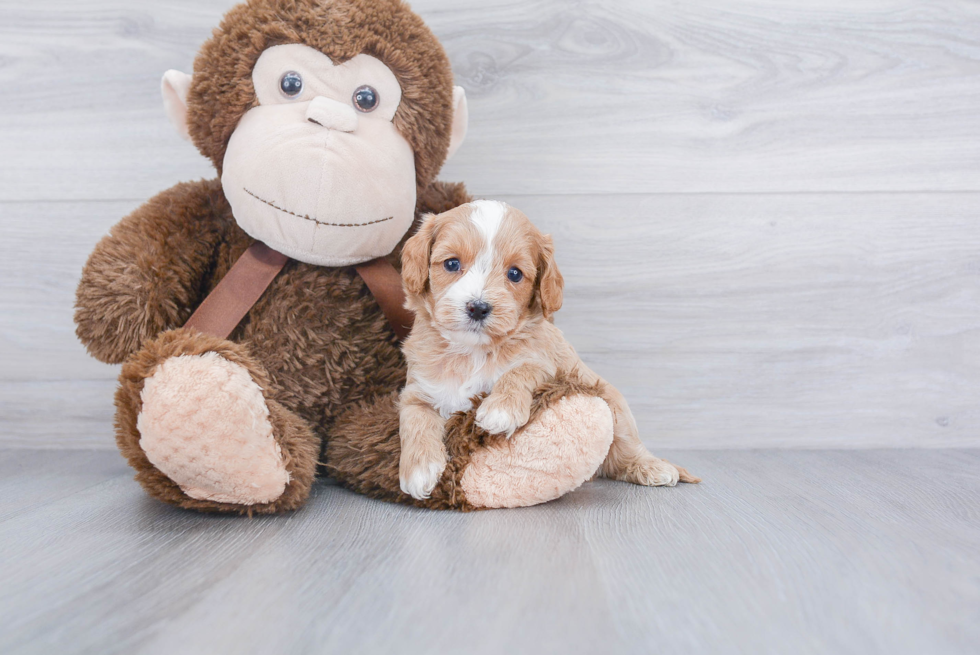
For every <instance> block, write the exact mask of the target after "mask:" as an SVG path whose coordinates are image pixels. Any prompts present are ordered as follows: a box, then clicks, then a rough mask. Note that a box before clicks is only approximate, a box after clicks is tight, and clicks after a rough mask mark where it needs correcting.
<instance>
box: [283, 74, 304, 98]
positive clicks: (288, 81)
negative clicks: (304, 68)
mask: <svg viewBox="0 0 980 655" xmlns="http://www.w3.org/2000/svg"><path fill="white" fill-rule="evenodd" d="M279 90H280V91H282V94H283V95H284V96H286V97H287V98H295V97H296V96H298V95H299V94H301V93H302V92H303V76H302V75H300V74H299V73H297V72H296V71H289V72H288V73H283V74H282V77H280V78H279Z"/></svg>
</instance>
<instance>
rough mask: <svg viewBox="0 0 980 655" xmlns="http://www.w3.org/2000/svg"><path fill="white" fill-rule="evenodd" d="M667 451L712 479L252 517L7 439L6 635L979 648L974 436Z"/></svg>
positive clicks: (318, 496)
mask: <svg viewBox="0 0 980 655" xmlns="http://www.w3.org/2000/svg"><path fill="white" fill-rule="evenodd" d="M665 454H667V455H669V456H670V457H672V458H674V459H676V460H677V461H679V462H683V463H684V464H686V465H688V466H689V467H690V468H691V469H692V470H695V471H697V472H698V473H700V474H702V475H704V477H705V479H706V481H705V483H703V484H702V485H699V486H684V487H678V488H674V489H649V488H640V487H634V486H631V485H626V484H623V483H616V482H609V481H597V482H593V483H588V484H587V485H586V486H585V487H583V488H582V489H580V490H579V491H577V492H575V493H573V494H571V495H569V496H566V497H565V498H563V499H561V500H559V501H557V502H555V503H551V504H547V505H544V506H540V507H535V508H528V509H523V510H497V511H491V512H477V513H473V514H458V513H438V512H427V511H422V510H415V509H410V508H403V507H398V506H390V505H386V504H383V503H380V502H376V501H371V500H368V499H366V498H363V497H361V496H357V495H355V494H352V493H350V492H347V491H345V490H342V489H340V488H337V487H333V486H328V485H326V484H322V485H319V486H317V487H316V489H315V493H314V496H313V498H312V500H311V502H310V504H309V505H308V506H307V507H306V508H305V509H303V510H301V511H300V512H298V513H296V514H295V515H292V516H284V517H275V518H260V519H252V520H248V519H239V518H222V517H214V516H203V515H200V514H194V513H190V512H184V511H180V510H175V509H172V508H169V507H167V506H165V505H163V504H161V503H157V502H155V501H152V500H149V499H148V498H146V496H145V495H143V493H142V492H141V491H140V489H139V488H138V487H137V486H136V485H135V484H134V483H133V482H132V480H131V479H130V475H131V474H130V471H129V470H128V469H127V467H126V465H125V464H124V463H123V461H122V459H121V458H120V457H119V456H118V455H116V454H115V453H110V452H104V451H82V452H74V453H58V452H38V451H7V452H2V451H0V544H2V552H3V557H2V558H0V580H2V581H3V584H2V585H0V617H2V618H0V652H3V653H52V652H84V653H134V652H139V653H167V654H172V653H182V654H188V655H193V654H197V653H242V654H248V653H317V652H322V653H365V654H371V653H459V652H466V653H487V654H496V653H681V652H693V653H753V654H755V653H780V654H784V653H835V654H840V653H855V654H862V655H866V654H868V653H887V654H890V655H896V654H901V653H914V654H915V655H923V654H931V653H944V654H954V653H976V652H977V651H978V647H980V557H978V553H980V450H955V451H954V450H928V451H925V450H869V451H831V450H824V451H741V452H733V451H688V452H669V453H665Z"/></svg>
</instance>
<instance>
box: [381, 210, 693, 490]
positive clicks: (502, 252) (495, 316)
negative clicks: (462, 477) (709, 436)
mask: <svg viewBox="0 0 980 655" xmlns="http://www.w3.org/2000/svg"><path fill="white" fill-rule="evenodd" d="M402 279H403V281H404V285H405V292H406V294H407V296H408V301H407V303H406V305H407V306H408V307H409V308H410V309H412V310H414V311H415V326H414V328H413V329H412V333H411V335H409V337H408V339H407V340H406V341H405V345H404V351H405V358H406V360H407V362H408V379H407V383H406V386H405V389H404V390H403V391H402V393H401V398H400V424H401V427H400V431H401V461H400V471H399V477H400V482H401V488H402V491H404V492H405V493H407V494H409V495H411V496H413V497H414V498H427V497H428V496H429V494H430V493H431V492H432V489H433V488H434V487H435V485H436V483H437V482H438V481H439V478H440V477H441V476H442V473H443V470H444V469H445V467H446V448H445V446H444V443H443V437H444V434H445V426H446V419H448V418H449V417H450V416H451V415H452V414H453V413H454V412H459V411H465V410H469V409H471V408H472V406H473V403H472V400H471V399H472V398H473V397H474V396H478V395H480V394H482V393H487V392H488V393H489V395H488V396H487V397H486V399H485V400H484V401H483V403H482V404H481V405H480V407H479V409H478V410H477V414H476V422H477V425H479V426H480V427H481V428H483V429H484V430H486V431H487V432H489V433H490V434H503V435H506V436H507V437H510V436H511V435H512V434H514V432H515V431H516V430H519V429H520V428H521V427H522V426H523V425H524V424H525V423H527V421H528V417H529V414H530V410H531V398H532V393H533V392H534V390H535V389H536V388H537V387H539V386H540V385H541V384H543V383H544V382H546V381H547V380H549V379H550V378H552V377H554V376H555V374H556V373H557V372H559V371H562V372H565V373H567V374H570V375H572V376H577V377H578V378H579V379H581V380H583V381H584V382H586V383H587V384H595V383H598V384H599V385H601V387H600V388H601V389H602V397H603V399H604V400H605V401H606V402H607V403H608V404H609V408H610V409H611V410H612V415H613V425H614V428H613V430H614V436H613V442H612V446H611V447H610V449H609V454H608V455H607V456H606V460H605V462H604V463H603V464H602V467H601V468H600V470H599V473H600V474H601V475H603V476H605V477H608V478H614V479H616V480H625V481H627V482H633V483H636V484H643V485H651V486H659V485H669V486H673V485H675V484H677V482H678V481H681V482H698V481H699V480H698V478H696V477H694V476H692V475H691V474H689V473H688V472H687V471H686V470H684V469H683V468H679V467H675V466H674V465H673V464H671V463H669V462H667V461H665V460H662V459H658V458H656V457H654V456H653V455H651V454H650V452H649V451H647V449H646V448H645V447H644V446H643V443H642V442H641V441H640V437H639V435H638V433H637V428H636V421H634V420H633V415H632V414H631V413H630V410H629V407H628V406H627V404H626V400H625V399H624V398H623V396H622V394H620V393H619V391H617V390H616V388H615V387H613V386H612V385H611V384H609V383H608V382H606V381H605V380H603V379H602V378H600V377H599V376H598V375H596V374H595V373H594V372H593V371H592V370H590V369H589V367H587V366H586V365H585V364H584V363H583V362H582V360H581V359H579V357H578V355H576V354H575V350H574V349H573V348H572V346H571V345H569V343H568V342H567V341H565V339H564V337H563V336H562V333H561V332H560V331H559V330H558V328H556V327H555V326H554V324H553V323H552V322H551V320H550V319H551V316H552V314H554V313H555V312H556V311H558V309H559V308H560V307H561V304H562V287H563V280H562V276H561V273H560V272H559V271H558V267H557V266H556V265H555V259H554V247H553V245H552V240H551V237H550V236H545V235H543V234H541V232H539V231H538V229H537V228H535V227H534V225H532V224H531V221H530V220H528V218H527V217H526V216H525V215H524V214H522V213H521V212H519V211H518V210H516V209H514V208H513V207H509V206H508V205H506V204H504V203H502V202H494V201H487V200H480V201H477V202H472V203H469V204H467V205H462V206H460V207H457V208H455V209H452V210H450V211H448V212H446V213H444V214H440V215H438V216H427V217H426V218H425V221H424V222H423V224H422V226H421V228H420V229H419V231H418V232H417V233H416V234H415V235H414V236H412V238H410V239H409V240H408V241H407V242H406V244H405V248H404V250H403V251H402Z"/></svg>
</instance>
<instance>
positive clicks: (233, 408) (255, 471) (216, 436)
mask: <svg viewBox="0 0 980 655" xmlns="http://www.w3.org/2000/svg"><path fill="white" fill-rule="evenodd" d="M141 398H142V409H141V411H140V413H139V416H138V418H137V422H136V426H137V429H138V430H139V434H140V440H139V445H140V448H142V449H143V451H144V452H145V453H146V457H147V459H148V460H149V461H150V462H151V463H152V464H153V466H155V467H156V468H157V469H159V470H160V471H161V472H162V473H163V474H164V475H166V476H167V477H169V478H170V479H171V480H172V481H173V482H175V483H176V484H177V485H178V486H179V487H180V489H181V490H182V491H183V492H184V493H185V494H187V496H189V497H190V498H194V499H197V500H209V501H214V502H220V503H233V504H236V505H257V504H262V503H271V502H273V501H275V500H276V499H278V498H279V497H280V496H282V495H283V492H284V491H285V489H286V485H287V484H288V482H289V477H290V476H289V472H288V471H287V470H286V465H285V462H284V459H283V454H282V451H281V449H280V446H279V444H278V443H277V442H276V439H275V437H274V434H273V426H272V422H271V421H270V417H269V407H268V405H267V404H266V401H265V398H264V397H263V395H262V389H261V388H260V387H259V385H258V384H256V382H255V381H254V380H253V379H252V376H251V375H249V372H248V371H247V370H246V369H245V368H244V367H242V366H240V365H238V364H235V363H233V362H231V361H229V360H227V359H225V358H224V357H222V356H221V355H219V354H218V353H215V352H206V353H203V354H200V355H180V356H177V357H170V358H168V359H166V360H165V361H163V362H162V363H161V364H160V365H159V366H158V367H157V369H156V371H155V372H154V373H153V375H152V376H150V377H149V378H147V379H146V382H145V385H144V387H143V391H142V393H141Z"/></svg>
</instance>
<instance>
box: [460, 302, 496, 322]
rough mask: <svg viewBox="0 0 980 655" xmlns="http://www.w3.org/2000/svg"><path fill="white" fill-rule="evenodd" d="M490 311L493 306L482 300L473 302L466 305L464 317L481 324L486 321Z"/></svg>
mask: <svg viewBox="0 0 980 655" xmlns="http://www.w3.org/2000/svg"><path fill="white" fill-rule="evenodd" d="M491 311H493V306H492V305H490V304H488V303H485V302H483V301H482V300H474V301H472V302H468V303H466V315H467V316H469V317H470V320H471V321H476V322H477V323H482V322H483V321H484V320H486V318H487V316H489V315H490V312H491Z"/></svg>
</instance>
